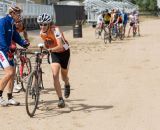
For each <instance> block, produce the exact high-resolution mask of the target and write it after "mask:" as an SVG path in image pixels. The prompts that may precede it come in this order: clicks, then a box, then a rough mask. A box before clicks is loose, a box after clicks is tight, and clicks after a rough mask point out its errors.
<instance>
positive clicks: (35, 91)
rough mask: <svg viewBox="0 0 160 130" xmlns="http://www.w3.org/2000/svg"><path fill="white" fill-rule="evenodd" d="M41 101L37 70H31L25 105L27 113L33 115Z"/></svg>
mask: <svg viewBox="0 0 160 130" xmlns="http://www.w3.org/2000/svg"><path fill="white" fill-rule="evenodd" d="M38 102H39V83H38V76H37V73H36V71H33V72H31V74H30V75H29V78H28V83H27V87H26V96H25V105H26V111H27V114H28V115H29V116H30V117H33V116H34V114H35V112H36V109H37V106H38Z"/></svg>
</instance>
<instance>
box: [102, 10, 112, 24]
mask: <svg viewBox="0 0 160 130" xmlns="http://www.w3.org/2000/svg"><path fill="white" fill-rule="evenodd" d="M103 19H104V24H105V26H107V25H109V24H110V20H111V14H110V13H109V11H108V9H106V10H105V13H104V18H103Z"/></svg>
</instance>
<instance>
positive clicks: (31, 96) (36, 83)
mask: <svg viewBox="0 0 160 130" xmlns="http://www.w3.org/2000/svg"><path fill="white" fill-rule="evenodd" d="M38 46H39V48H40V52H35V53H32V54H34V55H35V67H34V69H33V71H32V72H31V73H30V75H29V78H28V83H27V87H26V96H25V104H26V111H27V114H28V115H29V116H30V117H33V116H34V114H35V112H36V109H37V107H38V103H39V96H40V91H41V90H42V89H44V86H43V79H42V73H43V72H42V67H41V64H42V58H43V56H44V55H47V59H48V63H50V62H49V55H50V53H49V52H48V51H47V50H44V49H43V47H44V44H39V45H38Z"/></svg>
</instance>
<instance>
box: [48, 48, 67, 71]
mask: <svg viewBox="0 0 160 130" xmlns="http://www.w3.org/2000/svg"><path fill="white" fill-rule="evenodd" d="M51 58H52V63H59V64H60V65H61V67H62V68H63V69H67V68H68V62H69V58H70V50H69V49H68V50H66V51H64V52H60V53H57V52H52V53H51Z"/></svg>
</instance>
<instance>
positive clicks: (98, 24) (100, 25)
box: [96, 11, 104, 35]
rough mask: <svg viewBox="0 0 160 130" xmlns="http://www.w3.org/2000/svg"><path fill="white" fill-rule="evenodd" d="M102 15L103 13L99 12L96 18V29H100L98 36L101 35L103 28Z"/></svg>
mask: <svg viewBox="0 0 160 130" xmlns="http://www.w3.org/2000/svg"><path fill="white" fill-rule="evenodd" d="M103 15H104V14H103V11H100V12H99V15H98V17H97V27H96V28H98V29H100V32H99V35H101V33H102V30H103V26H104V22H103Z"/></svg>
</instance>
